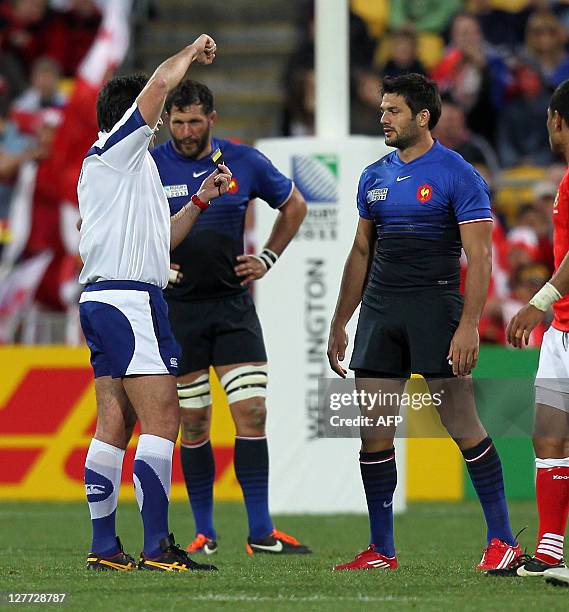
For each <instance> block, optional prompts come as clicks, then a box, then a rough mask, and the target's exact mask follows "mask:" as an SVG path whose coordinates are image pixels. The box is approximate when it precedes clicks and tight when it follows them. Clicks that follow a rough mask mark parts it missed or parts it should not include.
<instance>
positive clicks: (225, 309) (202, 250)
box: [152, 80, 310, 554]
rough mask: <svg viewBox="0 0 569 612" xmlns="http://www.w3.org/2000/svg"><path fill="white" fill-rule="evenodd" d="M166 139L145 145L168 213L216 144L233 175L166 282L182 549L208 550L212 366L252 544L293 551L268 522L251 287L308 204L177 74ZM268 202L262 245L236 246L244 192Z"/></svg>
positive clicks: (259, 341) (260, 353)
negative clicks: (175, 361) (178, 426)
mask: <svg viewBox="0 0 569 612" xmlns="http://www.w3.org/2000/svg"><path fill="white" fill-rule="evenodd" d="M165 109H166V113H167V115H166V122H167V124H168V127H169V129H170V133H171V135H172V139H171V140H170V141H168V142H167V143H165V144H163V145H161V146H159V147H157V148H156V149H154V151H153V152H152V155H153V157H154V160H155V162H156V165H157V166H158V170H159V172H160V178H161V180H162V184H163V185H164V190H165V192H166V196H167V198H168V201H169V203H170V211H171V214H173V215H174V214H176V213H177V212H178V210H179V209H180V207H181V206H182V205H183V204H184V202H186V201H187V199H188V194H192V193H194V192H195V191H196V189H197V187H198V186H199V184H200V183H201V181H202V180H203V177H204V176H207V175H208V174H209V173H210V172H211V171H212V169H214V168H215V165H214V162H213V161H212V159H211V155H212V153H213V152H214V151H216V150H217V149H220V150H221V152H222V155H223V159H224V160H225V163H226V164H228V165H230V166H231V171H232V173H233V176H232V180H231V183H230V185H229V190H228V193H227V194H225V195H223V196H222V197H220V198H218V199H217V200H216V206H215V207H212V208H211V209H209V210H206V211H205V212H204V213H203V214H202V215H200V218H199V219H198V220H197V221H196V223H195V224H194V226H193V228H192V230H191V232H190V234H189V235H188V238H187V239H185V240H184V241H183V242H182V243H181V244H180V245H179V246H178V247H177V248H176V249H175V250H174V251H173V252H172V255H171V262H172V264H171V266H172V270H171V285H170V288H169V289H168V290H167V291H166V292H165V297H166V301H167V302H168V308H169V317H170V322H171V325H172V330H173V332H174V336H175V337H176V339H177V340H178V342H179V343H180V345H181V347H182V359H181V362H180V364H179V368H178V396H179V399H180V408H181V421H182V448H181V457H182V469H183V472H184V478H185V481H186V487H187V490H188V495H189V498H190V504H191V507H192V511H193V515H194V519H195V524H196V534H195V538H194V540H193V541H192V542H191V543H190V545H189V546H188V551H190V552H204V553H206V554H212V553H214V552H216V551H217V534H216V531H215V528H214V526H213V483H214V477H215V462H214V456H213V450H212V446H211V443H210V425H211V395H210V382H209V368H210V366H211V367H213V368H214V370H215V372H216V374H217V376H218V377H219V379H220V381H221V385H222V387H223V389H224V391H225V393H226V394H227V399H228V402H229V405H230V408H231V414H232V416H233V420H234V422H235V427H236V439H235V455H234V464H235V473H236V475H237V479H238V481H239V484H240V485H241V488H242V491H243V498H244V501H245V506H246V508H247V515H248V520H249V537H248V540H247V544H246V549H247V552H248V553H249V554H255V553H271V554H299V553H308V552H310V550H309V549H308V548H307V547H306V546H303V545H302V544H300V543H299V542H298V540H296V539H295V538H294V537H292V536H289V535H287V534H285V533H283V532H280V531H277V530H276V529H275V528H274V526H273V523H272V521H271V517H270V514H269V504H268V477H269V456H268V449H267V439H266V435H265V418H266V408H265V395H266V388H267V382H268V376H267V354H266V352H265V345H264V341H263V334H262V330H261V325H260V323H259V319H258V318H257V313H256V311H255V306H254V303H253V300H252V298H251V296H250V294H249V291H248V285H249V284H250V283H252V282H253V281H256V280H258V279H260V278H262V277H263V276H264V275H265V274H266V273H267V272H268V271H269V270H270V268H271V267H272V266H273V265H274V264H275V263H276V261H277V259H278V258H279V256H280V255H281V254H282V252H283V251H284V249H285V248H286V246H287V245H288V243H289V242H290V241H291V240H292V238H293V237H294V235H295V234H296V232H297V230H298V228H299V227H300V224H301V223H302V220H303V219H304V216H305V215H306V203H305V201H304V198H303V197H302V195H301V194H300V192H299V191H298V189H297V188H296V187H295V186H294V184H293V182H292V181H291V180H290V179H289V178H287V177H286V176H284V175H283V174H281V173H280V172H279V171H278V170H277V169H276V168H275V167H274V166H273V164H272V163H271V162H270V161H269V159H267V158H266V157H265V156H264V155H263V154H262V153H260V152H259V151H257V150H256V149H254V148H253V147H250V146H246V145H241V144H235V143H232V142H230V141H228V140H220V139H217V138H214V137H213V135H212V128H213V126H214V124H215V120H216V117H217V114H216V111H215V108H214V102H213V95H212V93H211V91H210V90H209V89H208V88H207V87H206V86H205V85H203V84H201V83H197V82H195V81H191V80H186V81H183V82H182V83H180V85H178V87H177V88H176V89H175V90H174V91H173V92H172V93H171V94H170V95H169V97H168V99H167V100H166V105H165ZM257 197H258V198H261V199H263V200H265V201H266V202H267V203H268V204H269V206H271V207H272V208H274V209H276V210H278V212H279V214H278V216H277V219H276V222H275V224H274V227H273V231H272V232H271V235H270V237H269V239H268V241H267V242H266V244H265V247H264V249H263V250H262V251H261V253H260V254H259V255H245V254H244V246H243V231H244V226H245V213H246V211H247V206H248V205H249V202H250V201H251V200H253V199H255V198H257Z"/></svg>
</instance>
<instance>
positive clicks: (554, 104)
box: [549, 79, 569, 126]
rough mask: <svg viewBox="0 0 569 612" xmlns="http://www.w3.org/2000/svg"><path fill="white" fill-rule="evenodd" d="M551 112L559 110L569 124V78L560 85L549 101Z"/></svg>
mask: <svg viewBox="0 0 569 612" xmlns="http://www.w3.org/2000/svg"><path fill="white" fill-rule="evenodd" d="M549 109H550V110H551V112H554V111H557V112H558V113H559V115H560V116H561V118H562V119H563V121H565V123H566V124H567V125H568V126H569V79H568V80H567V81H563V83H561V84H560V85H558V87H557V89H556V90H555V91H554V92H553V95H552V96H551V100H550V102H549Z"/></svg>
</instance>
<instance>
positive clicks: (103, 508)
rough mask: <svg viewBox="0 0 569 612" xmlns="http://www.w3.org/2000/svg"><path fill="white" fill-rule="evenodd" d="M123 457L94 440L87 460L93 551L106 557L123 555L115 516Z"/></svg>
mask: <svg viewBox="0 0 569 612" xmlns="http://www.w3.org/2000/svg"><path fill="white" fill-rule="evenodd" d="M123 458H124V450H122V448H117V447H116V446H111V445H110V444H107V443H106V442H101V441H100V440H96V439H95V438H93V439H92V440H91V444H90V446H89V451H88V452H87V458H86V460H85V492H86V494H87V501H88V502H89V512H90V513H91V523H92V526H93V540H92V542H91V552H94V553H97V554H99V555H101V556H103V557H111V556H112V555H114V554H115V553H117V552H119V549H118V546H117V536H116V532H115V515H116V510H117V503H118V499H119V486H120V483H121V472H122V462H123Z"/></svg>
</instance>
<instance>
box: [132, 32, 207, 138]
mask: <svg viewBox="0 0 569 612" xmlns="http://www.w3.org/2000/svg"><path fill="white" fill-rule="evenodd" d="M216 49H217V46H216V44H215V41H214V40H213V38H212V37H211V36H209V35H208V34H202V35H201V36H199V37H198V38H196V40H194V42H193V43H192V44H191V45H188V46H187V47H184V48H183V49H182V50H181V51H179V52H178V53H176V55H173V56H172V57H169V58H168V59H167V60H166V61H164V62H162V63H161V64H160V66H158V68H156V70H155V71H154V74H153V75H152V76H151V77H150V80H149V81H148V83H147V84H146V87H145V88H144V89H143V90H142V91H141V92H140V95H139V96H138V98H137V99H136V103H137V105H138V108H139V110H140V113H141V115H142V117H143V119H144V121H145V122H146V124H147V125H149V126H150V127H152V128H154V127H156V124H157V123H158V120H159V119H160V115H161V114H162V110H163V108H164V102H165V101H166V96H167V95H168V94H169V93H170V91H172V89H174V87H176V85H177V84H178V83H179V82H180V81H181V80H182V79H183V77H184V75H185V74H186V72H187V70H188V68H189V67H190V65H191V64H192V63H193V62H194V61H198V62H200V64H211V63H212V62H213V60H214V59H215V51H216Z"/></svg>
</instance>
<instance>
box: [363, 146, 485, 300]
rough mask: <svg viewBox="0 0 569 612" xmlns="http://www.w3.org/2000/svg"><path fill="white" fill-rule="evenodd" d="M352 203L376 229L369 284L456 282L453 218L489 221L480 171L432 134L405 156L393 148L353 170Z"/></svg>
mask: <svg viewBox="0 0 569 612" xmlns="http://www.w3.org/2000/svg"><path fill="white" fill-rule="evenodd" d="M357 206H358V211H359V214H360V217H362V218H363V219H368V220H370V221H374V222H375V227H376V231H377V249H376V252H375V255H374V258H373V263H372V266H371V270H370V276H369V280H368V285H367V289H366V291H368V292H370V291H372V292H374V291H386V290H387V291H399V290H403V291H405V290H412V289H413V290H416V289H426V288H432V287H439V288H443V289H457V288H458V286H459V284H460V262H459V260H460V253H461V247H462V245H461V240H460V231H459V225H460V224H462V223H473V222H477V221H492V212H491V208H490V197H489V191H488V185H487V184H486V182H485V181H484V179H483V178H482V177H481V176H480V174H479V173H478V172H477V171H476V170H475V169H474V168H473V166H472V165H471V164H469V163H468V162H466V161H465V160H464V159H463V158H462V157H461V156H460V155H459V154H458V153H456V152H454V151H451V150H450V149H447V148H446V147H444V146H442V145H441V144H440V143H438V142H436V141H435V144H434V145H433V146H432V147H431V148H430V149H429V150H428V151H427V152H426V153H424V154H423V155H421V156H420V157H418V158H417V159H414V160H413V161H411V162H408V163H405V162H403V161H401V159H400V158H399V155H398V154H397V151H392V152H391V153H389V154H388V155H386V156H385V157H383V158H381V159H380V160H378V161H376V162H374V163H373V164H371V165H370V166H368V167H367V168H366V169H365V170H364V171H363V173H362V175H361V177H360V181H359V185H358V195H357Z"/></svg>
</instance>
